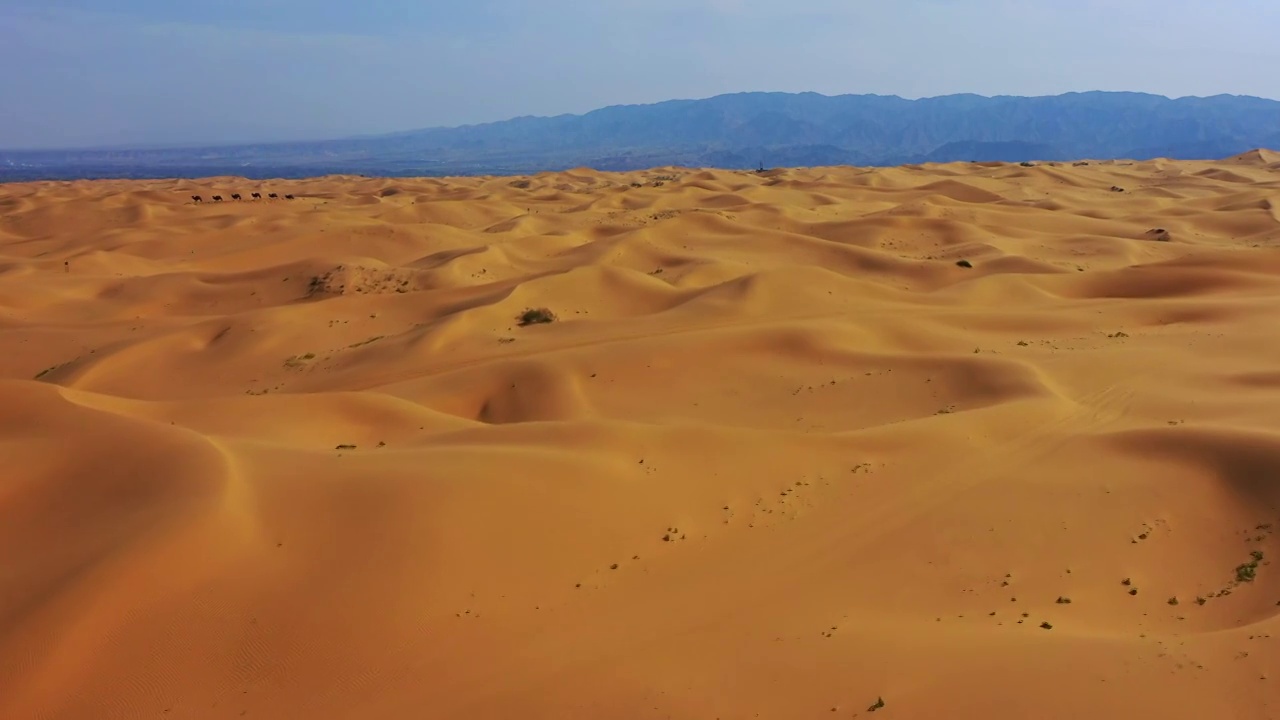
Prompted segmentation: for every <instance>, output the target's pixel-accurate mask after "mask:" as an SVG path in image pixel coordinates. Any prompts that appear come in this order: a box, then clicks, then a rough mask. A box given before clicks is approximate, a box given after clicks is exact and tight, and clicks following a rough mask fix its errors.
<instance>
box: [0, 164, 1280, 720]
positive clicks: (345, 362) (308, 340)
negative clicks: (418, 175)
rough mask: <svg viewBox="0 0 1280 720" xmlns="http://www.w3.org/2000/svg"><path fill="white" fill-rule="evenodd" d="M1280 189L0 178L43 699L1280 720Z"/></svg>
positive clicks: (387, 708)
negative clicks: (527, 314) (536, 319)
mask: <svg viewBox="0 0 1280 720" xmlns="http://www.w3.org/2000/svg"><path fill="white" fill-rule="evenodd" d="M233 192H239V193H241V194H242V195H243V196H244V197H246V198H248V197H249V193H251V192H262V193H263V194H264V195H265V194H266V193H267V192H278V193H280V194H282V195H283V194H285V193H289V194H292V195H294V196H295V197H296V200H293V201H284V200H278V201H267V200H263V201H258V202H253V201H249V200H246V201H244V202H230V201H228V202H222V203H213V202H210V201H209V197H210V196H211V195H214V194H221V195H223V196H226V197H229V196H230V195H231V193H233ZM195 194H199V195H203V196H204V197H205V202H203V203H200V204H194V203H193V202H192V201H191V198H190V196H191V195H195ZM1277 203H1280V157H1278V156H1276V154H1275V153H1271V152H1269V151H1255V152H1253V153H1246V154H1244V155H1241V156H1238V157H1236V158H1230V159H1227V160H1224V161H1220V162H1175V161H1168V160H1153V161H1145V162H1117V161H1105V162H1090V163H1088V164H1072V163H1060V164H1059V163H1053V164H1038V165H1034V166H1030V167H1027V166H1022V165H1006V164H1000V163H972V164H970V163H955V164H946V165H924V166H906V167H898V168H814V169H803V170H799V169H778V170H771V171H767V172H765V173H754V172H736V171H722V170H701V169H689V168H659V169H654V170H650V171H645V172H634V173H620V174H614V173H603V172H596V171H593V170H587V169H578V170H573V171H569V172H561V173H544V174H540V175H534V176H529V177H519V178H511V177H478V178H448V179H431V178H424V179H399V178H397V179H380V178H364V177H356V176H340V177H339V176H335V177H325V178H315V179H309V180H278V181H271V182H259V181H250V180H244V179H239V178H210V179H205V180H199V181H188V180H165V181H80V182H56V183H55V182H49V183H25V184H11V185H0V348H3V350H4V352H3V353H0V428H2V429H3V431H2V432H0V447H2V448H3V457H5V458H6V459H7V460H8V462H7V463H6V468H5V469H6V474H5V477H4V480H3V481H2V482H0V589H2V592H0V717H6V718H10V717H12V718H28V717H30V718H59V719H61V718H85V717H94V718H138V717H157V718H160V717H163V718H218V717H229V718H234V717H268V718H295V717H296V718H348V717H351V718H354V717H435V718H509V717H534V718H544V717H545V718H570V717H572V718H579V717H581V718H605V717H609V718H713V717H720V718H755V717H759V718H787V719H795V718H818V717H822V718H828V717H872V716H873V712H874V717H877V718H878V717H885V718H939V717H984V718H1024V717H1040V718H1064V719H1065V718H1080V717H1119V716H1129V717H1166V718H1192V717H1196V718H1201V717H1232V718H1259V719H1261V718H1270V717H1276V716H1278V715H1280V692H1277V691H1276V682H1277V681H1280V650H1278V649H1277V648H1280V644H1277V642H1276V638H1275V637H1273V636H1274V635H1277V634H1280V570H1277V569H1276V567H1275V566H1274V565H1273V559H1275V558H1280V535H1277V532H1276V531H1277V529H1280V415H1277V413H1276V408H1277V407H1280V369H1278V368H1277V366H1276V358H1278V357H1280V333H1277V331H1276V329H1275V308H1276V306H1277V302H1278V301H1280V250H1277V248H1278V247H1280V210H1278V209H1277ZM531 308H546V309H548V310H550V311H551V312H552V313H554V315H555V317H556V320H555V322H551V323H546V324H530V325H524V326H522V325H520V324H519V323H518V322H517V317H518V316H520V315H521V313H523V312H524V311H526V310H528V309H531ZM881 699H882V700H883V702H884V706H883V707H879V708H877V709H875V710H874V711H872V710H871V709H870V708H871V707H872V706H873V705H874V704H877V701H878V700H881Z"/></svg>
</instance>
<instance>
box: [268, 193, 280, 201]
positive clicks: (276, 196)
mask: <svg viewBox="0 0 1280 720" xmlns="http://www.w3.org/2000/svg"><path fill="white" fill-rule="evenodd" d="M267 197H269V198H271V199H272V200H279V199H280V196H279V195H277V194H275V193H271V194H270V195H267Z"/></svg>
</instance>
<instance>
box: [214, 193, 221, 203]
mask: <svg viewBox="0 0 1280 720" xmlns="http://www.w3.org/2000/svg"><path fill="white" fill-rule="evenodd" d="M213 201H214V202H222V196H221V195H214V196H213Z"/></svg>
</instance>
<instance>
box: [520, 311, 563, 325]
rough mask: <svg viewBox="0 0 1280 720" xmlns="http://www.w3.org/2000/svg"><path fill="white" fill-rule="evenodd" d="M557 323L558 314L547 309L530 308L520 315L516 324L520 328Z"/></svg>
mask: <svg viewBox="0 0 1280 720" xmlns="http://www.w3.org/2000/svg"><path fill="white" fill-rule="evenodd" d="M555 321H556V314H555V313H553V312H551V311H550V310H548V309H547V308H529V309H528V310H525V311H524V312H522V313H520V315H519V317H517V318H516V322H517V323H518V324H519V325H520V327H525V326H528V325H545V324H547V323H553V322H555Z"/></svg>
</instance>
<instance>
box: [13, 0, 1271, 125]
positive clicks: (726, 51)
mask: <svg viewBox="0 0 1280 720" xmlns="http://www.w3.org/2000/svg"><path fill="white" fill-rule="evenodd" d="M1277 28H1280V2H1276V1H1275V0H1227V1H1224V0H1214V1H1212V2H1211V1H1209V0H1204V1H1200V0H1163V1H1157V0H1110V1H1109V2H1101V1H1098V0H875V1H874V2H873V1H870V0H363V1H355V0H189V1H187V2H176V1H175V0H0V67H3V68H5V71H4V72H3V73H0V148H8V149H15V148H40V147H82V146H96V145H111V144H173V143H201V142H207V143H222V142H241V141H254V140H281V139H317V138H328V137H340V136H346V135H353V134H362V133H377V132H388V131H396V130H407V129H415V128H422V127H432V126H439V125H458V124H466V123H474V122H487V121H492V120H501V119H506V118H509V117H514V116H518V115H554V114H559V113H564V112H584V111H587V110H591V109H594V108H597V107H602V106H605V105H613V104H622V103H644V102H656V101H660V100H667V99H672V98H695V97H707V96H711V95H716V94H719V93H724V92H738V91H744V90H782V91H805V90H812V91H817V92H821V93H825V94H839V93H882V94H894V95H901V96H903V97H924V96H932V95H942V94H948V93H956V92H976V93H980V94H983V95H998V94H1009V95H1044V94H1055V93H1060V92H1067V91H1072V90H1137V91H1145V92H1154V93H1159V94H1163V95H1170V96H1174V97H1177V96H1182V95H1213V94H1218V93H1235V94H1244V95H1258V96H1262V97H1271V98H1280V73H1278V72H1276V70H1275V69H1276V68H1278V67H1280V44H1277V43H1276V42H1275V40H1274V33H1275V30H1276V29H1277Z"/></svg>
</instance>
